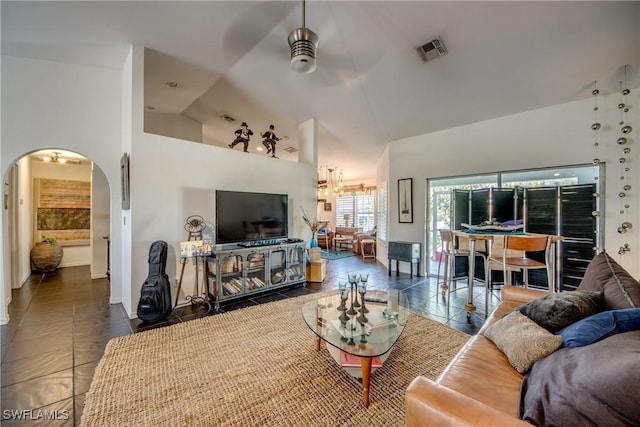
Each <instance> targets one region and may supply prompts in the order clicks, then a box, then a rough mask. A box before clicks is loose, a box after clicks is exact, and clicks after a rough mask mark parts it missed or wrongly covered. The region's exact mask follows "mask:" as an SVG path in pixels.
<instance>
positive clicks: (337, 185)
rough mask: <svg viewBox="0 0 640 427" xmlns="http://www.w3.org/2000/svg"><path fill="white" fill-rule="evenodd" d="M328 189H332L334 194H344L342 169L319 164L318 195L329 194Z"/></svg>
mask: <svg viewBox="0 0 640 427" xmlns="http://www.w3.org/2000/svg"><path fill="white" fill-rule="evenodd" d="M329 189H331V191H333V195H334V196H336V195H338V194H344V181H343V179H342V169H338V167H334V168H330V167H328V166H320V168H319V169H318V196H321V195H325V196H326V195H327V194H329Z"/></svg>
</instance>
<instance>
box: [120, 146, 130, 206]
mask: <svg viewBox="0 0 640 427" xmlns="http://www.w3.org/2000/svg"><path fill="white" fill-rule="evenodd" d="M120 191H121V193H120V194H121V198H122V209H123V210H125V211H126V210H129V206H130V202H129V154H127V153H124V154H123V155H122V158H121V159H120Z"/></svg>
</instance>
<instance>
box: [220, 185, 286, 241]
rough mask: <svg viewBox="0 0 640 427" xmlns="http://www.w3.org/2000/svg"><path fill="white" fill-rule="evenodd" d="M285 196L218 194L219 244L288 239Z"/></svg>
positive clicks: (240, 192) (224, 192) (232, 192)
mask: <svg viewBox="0 0 640 427" xmlns="http://www.w3.org/2000/svg"><path fill="white" fill-rule="evenodd" d="M288 204H289V198H288V196H287V195H286V194H269V193H249V192H243V191H224V190H217V191H216V244H223V243H238V242H247V241H252V240H262V239H280V238H287V237H288V223H289V219H288V212H289V210H288V209H289V207H288Z"/></svg>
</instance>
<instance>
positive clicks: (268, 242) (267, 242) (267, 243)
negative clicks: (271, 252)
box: [238, 239, 280, 248]
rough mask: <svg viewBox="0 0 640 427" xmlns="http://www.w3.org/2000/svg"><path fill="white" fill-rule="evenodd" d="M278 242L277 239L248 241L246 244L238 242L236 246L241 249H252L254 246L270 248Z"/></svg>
mask: <svg viewBox="0 0 640 427" xmlns="http://www.w3.org/2000/svg"><path fill="white" fill-rule="evenodd" d="M279 243H280V241H279V240H278V239H262V240H249V241H247V242H240V243H238V246H240V247H243V248H254V247H256V246H271V245H277V244H279Z"/></svg>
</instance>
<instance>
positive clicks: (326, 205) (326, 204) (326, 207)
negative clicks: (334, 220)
mask: <svg viewBox="0 0 640 427" xmlns="http://www.w3.org/2000/svg"><path fill="white" fill-rule="evenodd" d="M324 210H325V211H327V212H330V211H331V202H324Z"/></svg>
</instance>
